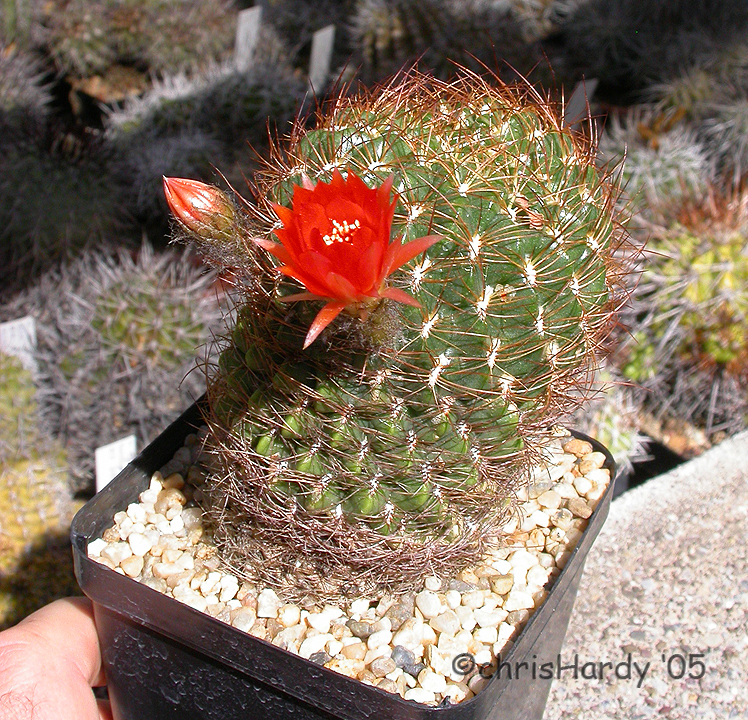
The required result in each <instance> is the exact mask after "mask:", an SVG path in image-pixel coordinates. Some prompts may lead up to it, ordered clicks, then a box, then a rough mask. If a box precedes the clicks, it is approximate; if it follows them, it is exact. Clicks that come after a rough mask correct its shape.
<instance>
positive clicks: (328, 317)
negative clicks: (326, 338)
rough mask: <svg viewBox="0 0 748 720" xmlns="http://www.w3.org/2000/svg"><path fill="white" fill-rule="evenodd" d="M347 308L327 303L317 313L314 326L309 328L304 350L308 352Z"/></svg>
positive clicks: (341, 304)
mask: <svg viewBox="0 0 748 720" xmlns="http://www.w3.org/2000/svg"><path fill="white" fill-rule="evenodd" d="M344 307H345V304H344V303H334V302H331V303H327V305H325V307H323V308H322V310H320V311H319V312H318V313H317V317H315V318H314V320H313V321H312V324H311V325H310V326H309V332H307V334H306V338H304V350H306V349H307V348H308V347H309V346H310V345H311V344H312V343H313V342H314V341H315V340H316V339H317V337H318V336H319V334H320V333H321V332H322V331H323V330H324V329H325V328H326V327H327V326H328V325H329V324H330V323H331V322H332V321H333V320H334V319H335V318H336V317H337V316H338V315H340V313H341V312H342V310H343V308H344Z"/></svg>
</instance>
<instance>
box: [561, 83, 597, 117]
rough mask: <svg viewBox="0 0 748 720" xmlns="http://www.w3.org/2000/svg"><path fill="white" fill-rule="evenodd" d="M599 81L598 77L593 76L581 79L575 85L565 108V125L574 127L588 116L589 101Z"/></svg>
mask: <svg viewBox="0 0 748 720" xmlns="http://www.w3.org/2000/svg"><path fill="white" fill-rule="evenodd" d="M597 83H598V80H597V78H592V79H590V80H581V81H580V82H578V83H577V84H576V85H575V86H574V91H573V92H572V94H571V97H570V98H569V102H567V103H566V108H565V109H564V125H566V126H567V127H571V128H573V127H574V126H575V125H578V124H579V123H580V122H581V121H582V120H583V119H584V118H585V117H587V110H588V106H589V102H590V100H591V99H592V96H593V95H594V94H595V90H596V89H597Z"/></svg>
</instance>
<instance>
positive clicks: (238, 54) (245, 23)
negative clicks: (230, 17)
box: [234, 5, 262, 72]
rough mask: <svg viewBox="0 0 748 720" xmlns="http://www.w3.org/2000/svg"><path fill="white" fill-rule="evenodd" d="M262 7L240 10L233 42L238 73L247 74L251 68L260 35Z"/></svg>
mask: <svg viewBox="0 0 748 720" xmlns="http://www.w3.org/2000/svg"><path fill="white" fill-rule="evenodd" d="M261 17H262V7H260V6H259V5H258V6H256V7H251V8H248V9H247V10H242V11H241V12H240V13H239V18H238V20H237V23H236V38H235V40H234V65H235V66H236V69H237V70H238V71H239V72H247V70H249V68H251V67H252V60H253V59H254V54H255V47H256V46H257V38H258V37H259V35H260V18H261Z"/></svg>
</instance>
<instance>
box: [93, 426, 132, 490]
mask: <svg viewBox="0 0 748 720" xmlns="http://www.w3.org/2000/svg"><path fill="white" fill-rule="evenodd" d="M137 454H138V441H137V438H136V437H135V435H128V436H127V437H124V438H120V439H119V440H115V441H114V442H112V443H109V444H108V445H102V446H101V447H99V448H96V452H95V454H94V459H95V463H96V492H100V491H101V490H102V489H103V488H105V487H106V486H107V485H108V484H109V483H110V482H111V481H112V480H113V479H114V478H115V477H116V476H117V474H118V473H119V472H120V471H121V470H122V469H123V468H124V467H125V466H126V465H127V464H128V463H129V462H130V461H131V460H132V459H133V458H134V457H135V456H136V455H137Z"/></svg>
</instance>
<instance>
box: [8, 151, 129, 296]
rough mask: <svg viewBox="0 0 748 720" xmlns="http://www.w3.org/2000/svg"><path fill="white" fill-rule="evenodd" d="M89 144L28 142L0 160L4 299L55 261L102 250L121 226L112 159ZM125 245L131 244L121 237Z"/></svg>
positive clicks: (123, 236)
mask: <svg viewBox="0 0 748 720" xmlns="http://www.w3.org/2000/svg"><path fill="white" fill-rule="evenodd" d="M97 150H98V151H100V150H101V148H100V147H98V148H97V147H91V148H88V149H86V150H84V151H83V153H82V154H81V155H73V156H71V155H70V154H69V153H68V152H67V151H66V148H65V147H62V146H60V147H53V148H48V147H46V146H45V145H44V144H43V143H41V142H24V143H18V144H15V145H12V146H10V147H8V148H5V149H4V151H3V153H2V155H1V156H0V263H1V266H2V270H0V283H1V285H0V287H1V288H2V289H0V297H4V298H7V297H9V296H10V294H11V292H12V291H17V290H19V289H21V288H23V287H25V286H28V284H29V282H30V281H32V280H33V279H34V278H36V277H38V276H39V275H40V274H41V273H43V272H44V271H46V270H48V269H49V268H51V267H52V266H54V265H55V264H56V263H58V262H62V261H65V260H70V259H72V258H74V257H76V256H77V255H78V254H79V253H80V252H82V251H83V250H84V249H85V248H87V247H91V246H96V245H103V244H105V243H106V242H107V238H108V236H109V234H110V233H112V232H115V231H118V230H119V229H120V228H121V227H123V225H124V222H123V216H122V207H121V203H120V200H121V195H120V193H121V186H120V181H119V179H118V178H116V177H113V176H112V175H111V173H110V172H109V171H108V170H109V157H108V156H107V155H106V153H103V152H97ZM120 237H121V241H122V242H128V241H129V242H131V241H130V240H129V239H128V238H127V237H126V236H125V235H124V233H120Z"/></svg>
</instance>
